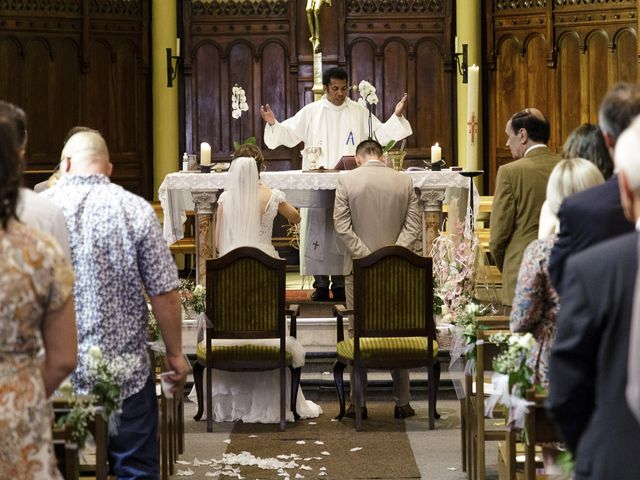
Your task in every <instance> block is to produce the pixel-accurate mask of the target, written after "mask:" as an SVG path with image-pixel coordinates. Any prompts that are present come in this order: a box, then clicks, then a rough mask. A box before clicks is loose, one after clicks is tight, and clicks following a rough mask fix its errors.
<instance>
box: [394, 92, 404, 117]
mask: <svg viewBox="0 0 640 480" xmlns="http://www.w3.org/2000/svg"><path fill="white" fill-rule="evenodd" d="M406 109H407V94H406V93H405V94H404V95H403V96H402V98H401V99H400V101H399V102H398V104H397V105H396V110H395V114H396V115H397V116H399V117H401V116H402V115H403V114H404V111H405V110H406Z"/></svg>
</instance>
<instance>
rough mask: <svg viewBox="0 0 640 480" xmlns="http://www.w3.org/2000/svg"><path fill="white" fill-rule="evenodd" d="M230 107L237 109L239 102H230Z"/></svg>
mask: <svg viewBox="0 0 640 480" xmlns="http://www.w3.org/2000/svg"><path fill="white" fill-rule="evenodd" d="M231 108H232V109H234V110H238V108H240V104H239V103H238V101H237V100H234V101H233V102H231Z"/></svg>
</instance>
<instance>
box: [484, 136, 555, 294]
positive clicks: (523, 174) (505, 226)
mask: <svg viewBox="0 0 640 480" xmlns="http://www.w3.org/2000/svg"><path fill="white" fill-rule="evenodd" d="M559 161H560V155H558V154H556V153H553V152H551V150H549V149H548V148H547V147H546V146H545V147H539V148H534V149H533V150H529V152H527V154H526V155H525V156H524V157H523V158H521V159H519V160H516V161H515V162H511V163H508V164H506V165H503V166H501V167H500V168H499V169H498V175H497V177H496V190H495V193H494V196H493V206H492V209H491V237H490V239H489V248H490V249H491V255H493V258H494V259H495V261H496V265H497V266H498V268H499V269H500V271H501V272H502V304H503V305H509V306H510V305H511V303H512V302H513V297H514V294H515V290H516V281H517V278H518V270H519V269H520V263H521V261H522V255H523V253H524V249H525V248H526V247H527V245H529V243H531V242H532V241H534V240H535V239H536V238H538V222H539V219H540V209H541V208H542V204H543V203H544V200H545V198H546V191H547V180H549V175H550V174H551V170H553V167H555V166H556V164H557V163H558V162H559Z"/></svg>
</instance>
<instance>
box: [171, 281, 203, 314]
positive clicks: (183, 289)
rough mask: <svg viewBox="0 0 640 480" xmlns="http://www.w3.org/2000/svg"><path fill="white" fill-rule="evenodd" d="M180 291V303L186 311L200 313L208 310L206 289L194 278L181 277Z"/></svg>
mask: <svg viewBox="0 0 640 480" xmlns="http://www.w3.org/2000/svg"><path fill="white" fill-rule="evenodd" d="M178 291H179V292H180V303H181V304H182V308H184V310H185V312H194V313H197V314H200V313H204V312H205V311H206V309H207V305H206V299H205V293H206V291H205V288H204V287H203V286H202V285H196V284H195V282H193V281H192V280H185V279H180V285H179V287H178Z"/></svg>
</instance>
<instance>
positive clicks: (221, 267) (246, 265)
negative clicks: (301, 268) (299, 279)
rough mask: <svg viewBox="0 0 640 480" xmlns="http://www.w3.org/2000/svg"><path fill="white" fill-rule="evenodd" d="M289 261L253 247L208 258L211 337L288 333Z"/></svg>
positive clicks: (263, 335)
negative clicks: (286, 308)
mask: <svg viewBox="0 0 640 480" xmlns="http://www.w3.org/2000/svg"><path fill="white" fill-rule="evenodd" d="M285 272H286V262H285V261H284V260H281V259H276V258H273V257H271V256H269V255H267V254H266V253H264V252H263V251H261V250H259V249H257V248H253V247H241V248H237V249H235V250H233V251H231V252H229V253H227V254H226V255H224V256H222V257H220V258H216V259H213V260H207V317H208V318H209V320H210V322H211V324H210V325H209V331H210V333H211V338H278V337H281V336H282V337H283V336H284V332H285V289H286V277H285V275H286V273H285Z"/></svg>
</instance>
